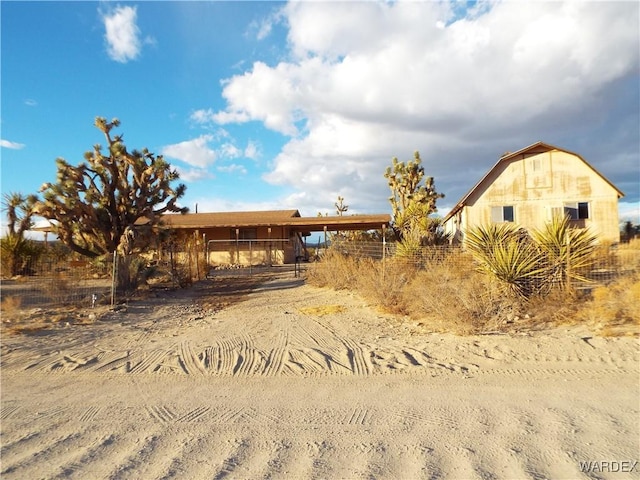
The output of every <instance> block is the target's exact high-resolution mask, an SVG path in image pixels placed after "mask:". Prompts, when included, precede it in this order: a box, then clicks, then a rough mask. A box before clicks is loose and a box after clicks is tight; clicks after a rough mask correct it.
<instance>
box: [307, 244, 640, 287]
mask: <svg viewBox="0 0 640 480" xmlns="http://www.w3.org/2000/svg"><path fill="white" fill-rule="evenodd" d="M330 249H331V250H332V251H334V252H337V253H340V254H342V255H348V256H352V257H355V258H369V259H374V260H379V261H383V262H386V261H393V262H395V263H402V264H406V265H407V266H411V267H412V268H418V269H422V270H428V269H429V267H430V266H433V265H434V264H436V263H442V262H445V261H446V262H447V265H448V266H450V267H451V268H455V269H457V270H460V271H465V270H468V271H470V272H471V271H472V270H475V269H477V268H478V262H477V261H476V260H475V259H474V258H473V256H472V255H471V254H470V253H468V252H467V251H465V250H464V249H463V248H462V247H461V246H455V245H438V246H423V247H419V248H414V249H411V250H403V249H402V246H401V245H400V244H398V243H397V242H351V241H339V242H334V243H333V244H332V245H331V247H330ZM326 251H327V249H319V257H320V258H321V257H322V255H323V254H324V253H325V252H326ZM542 262H543V263H544V262H545V260H544V259H543V260H542ZM581 263H582V264H583V265H582V266H580V267H579V269H577V270H576V271H573V272H571V275H572V278H573V280H572V287H573V288H577V289H589V288H593V287H594V286H599V285H607V284H609V283H611V282H614V281H616V280H619V279H620V278H621V277H623V276H626V275H633V274H638V273H640V249H637V248H627V247H625V246H623V245H617V246H614V247H610V246H602V247H598V248H596V250H595V252H594V253H593V254H592V255H591V256H590V257H589V258H587V259H585V260H584V261H583V262H581ZM546 266H547V267H552V266H553V262H552V261H551V260H546ZM567 268H568V269H570V268H571V266H570V265H568V266H567ZM544 270H545V271H546V272H547V273H546V275H554V274H555V273H554V272H557V270H558V269H557V268H556V269H554V268H546V269H544Z"/></svg>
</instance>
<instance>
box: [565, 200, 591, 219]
mask: <svg viewBox="0 0 640 480" xmlns="http://www.w3.org/2000/svg"><path fill="white" fill-rule="evenodd" d="M564 213H565V214H566V215H568V216H569V218H570V219H571V220H584V219H586V218H589V203H588V202H571V203H565V204H564Z"/></svg>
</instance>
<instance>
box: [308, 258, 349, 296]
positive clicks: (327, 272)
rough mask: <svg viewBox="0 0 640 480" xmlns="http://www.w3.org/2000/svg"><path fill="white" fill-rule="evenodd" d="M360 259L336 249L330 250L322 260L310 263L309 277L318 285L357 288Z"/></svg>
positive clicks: (337, 288) (341, 288)
mask: <svg viewBox="0 0 640 480" xmlns="http://www.w3.org/2000/svg"><path fill="white" fill-rule="evenodd" d="M359 263H360V261H359V260H358V259H357V258H355V257H351V256H348V255H342V254H341V253H339V252H336V251H335V250H329V251H327V253H326V254H325V255H324V256H323V257H322V261H321V262H315V263H312V264H310V265H309V268H308V269H307V279H308V281H309V283H311V284H313V285H316V286H318V287H331V288H334V289H336V290H345V289H355V286H356V283H357V280H358V276H359V275H358V267H359Z"/></svg>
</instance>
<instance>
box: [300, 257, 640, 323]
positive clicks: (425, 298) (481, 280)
mask: <svg viewBox="0 0 640 480" xmlns="http://www.w3.org/2000/svg"><path fill="white" fill-rule="evenodd" d="M307 281H308V282H309V283H311V284H313V285H317V286H324V287H331V288H334V289H350V290H354V291H357V292H358V293H359V294H360V295H361V296H362V297H363V298H366V299H367V300H368V301H370V302H371V303H373V304H375V305H378V306H379V307H380V308H381V309H383V310H385V311H387V312H389V313H394V314H399V315H408V316H410V317H411V318H413V319H415V320H420V322H421V325H422V326H423V328H425V329H426V330H429V331H438V332H445V331H446V332H452V333H456V334H462V335H466V334H475V333H488V332H518V331H531V330H540V329H546V328H553V327H555V326H558V325H578V324H582V325H586V326H589V327H592V328H595V329H596V330H597V331H599V332H600V333H601V334H603V335H628V334H632V335H637V334H640V302H638V299H639V298H640V275H638V274H636V275H634V276H627V277H625V278H622V279H621V280H619V281H618V282H616V283H614V284H611V285H609V286H606V287H598V288H595V289H594V290H593V292H592V294H591V296H590V297H588V296H587V295H588V294H585V293H580V292H572V291H570V290H569V289H556V290H553V291H551V292H549V293H548V294H546V295H533V296H531V297H529V298H523V297H522V296H518V295H509V294H508V292H505V289H504V288H503V286H502V285H500V283H499V282H496V281H494V280H492V279H491V277H489V276H487V275H484V274H482V273H481V272H479V271H477V270H476V269H475V268H474V266H473V262H472V260H471V259H470V258H469V257H468V256H467V255H465V254H464V253H462V252H456V253H452V254H449V255H447V256H445V257H444V258H442V259H437V260H433V261H431V262H429V263H428V264H427V266H426V267H425V268H422V269H419V268H417V267H416V266H415V265H414V264H413V263H412V262H410V261H405V260H403V259H401V258H397V257H393V258H390V259H387V260H386V261H384V262H382V261H380V260H372V259H368V258H355V257H351V256H345V255H342V254H340V253H339V252H331V251H330V252H328V254H327V255H326V256H325V257H324V258H323V259H322V261H320V262H317V263H315V264H313V265H311V266H310V268H309V270H308V276H307ZM585 299H586V300H585Z"/></svg>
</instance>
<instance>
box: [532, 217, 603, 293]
mask: <svg viewBox="0 0 640 480" xmlns="http://www.w3.org/2000/svg"><path fill="white" fill-rule="evenodd" d="M532 236H533V239H534V240H535V241H536V243H537V244H538V246H539V248H540V250H541V251H542V252H543V253H544V255H545V257H546V259H547V262H548V268H549V272H548V275H549V281H550V282H551V283H552V286H558V287H567V286H570V282H571V280H577V281H581V282H588V281H589V279H588V278H587V277H585V275H584V271H585V269H587V268H588V267H590V266H592V265H593V263H594V261H595V258H594V255H593V254H594V252H595V250H596V246H597V238H596V236H595V235H594V234H593V233H592V232H591V231H590V230H589V229H586V228H573V227H572V226H571V220H570V218H569V217H568V216H561V215H555V216H554V217H553V218H552V219H551V221H550V222H548V223H546V224H545V225H544V227H543V228H541V229H537V230H534V231H533V232H532Z"/></svg>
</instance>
